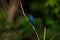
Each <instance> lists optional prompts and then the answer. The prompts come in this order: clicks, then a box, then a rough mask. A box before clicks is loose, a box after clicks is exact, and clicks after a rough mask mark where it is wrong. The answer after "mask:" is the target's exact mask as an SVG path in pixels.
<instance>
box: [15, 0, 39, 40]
mask: <svg viewBox="0 0 60 40" xmlns="http://www.w3.org/2000/svg"><path fill="white" fill-rule="evenodd" d="M20 5H21V9H22V12H23V15H24V17H25V18H26V20H27V21H28V22H29V19H28V18H27V16H26V14H25V12H24V10H23V6H22V3H21V1H20ZM16 10H17V11H19V10H18V9H16ZM19 12H20V11H19ZM20 13H21V12H20ZM29 24H30V25H31V26H32V28H33V30H34V32H35V34H36V36H37V38H38V40H40V38H39V36H38V33H37V31H36V29H35V27H34V26H33V25H32V24H31V23H30V22H29Z"/></svg>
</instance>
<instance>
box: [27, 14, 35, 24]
mask: <svg viewBox="0 0 60 40" xmlns="http://www.w3.org/2000/svg"><path fill="white" fill-rule="evenodd" d="M28 19H29V22H30V23H31V24H32V25H35V21H34V17H33V15H32V14H30V15H29V18H28Z"/></svg>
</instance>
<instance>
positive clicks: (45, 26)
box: [43, 26, 46, 40]
mask: <svg viewBox="0 0 60 40" xmlns="http://www.w3.org/2000/svg"><path fill="white" fill-rule="evenodd" d="M45 39H46V26H45V27H44V37H43V40H45Z"/></svg>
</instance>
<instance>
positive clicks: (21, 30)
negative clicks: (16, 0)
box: [0, 0, 60, 40]
mask: <svg viewBox="0 0 60 40" xmlns="http://www.w3.org/2000/svg"><path fill="white" fill-rule="evenodd" d="M3 1H4V0H3ZM3 1H1V0H0V40H37V38H36V35H35V33H34V30H33V29H32V27H31V25H30V24H29V22H28V21H27V20H26V19H25V17H24V16H23V14H22V13H19V12H18V11H17V12H16V13H15V14H14V15H15V16H14V17H13V22H10V21H9V20H8V11H6V10H7V9H8V6H9V3H10V0H5V1H7V4H8V5H7V4H4V5H5V6H7V8H5V6H3ZM21 1H22V4H23V8H24V11H25V13H26V15H27V17H28V15H29V14H32V15H33V17H34V20H35V22H36V25H37V26H36V27H35V28H36V31H37V32H38V35H39V37H40V39H41V40H43V33H44V31H43V30H44V26H46V27H47V30H46V40H50V39H51V38H52V36H54V35H56V34H58V33H60V0H21ZM4 3H5V2H4ZM19 6H20V5H19ZM18 9H19V10H21V8H20V7H18ZM12 14H13V13H12ZM7 25H8V26H7ZM53 40H60V34H58V35H57V36H55V37H54V38H53Z"/></svg>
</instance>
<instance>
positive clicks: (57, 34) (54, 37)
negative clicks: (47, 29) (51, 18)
mask: <svg viewBox="0 0 60 40" xmlns="http://www.w3.org/2000/svg"><path fill="white" fill-rule="evenodd" d="M59 34H60V33H56V34H54V35H53V36H52V37H51V39H50V40H53V39H54V38H55V37H56V36H57V35H59Z"/></svg>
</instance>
